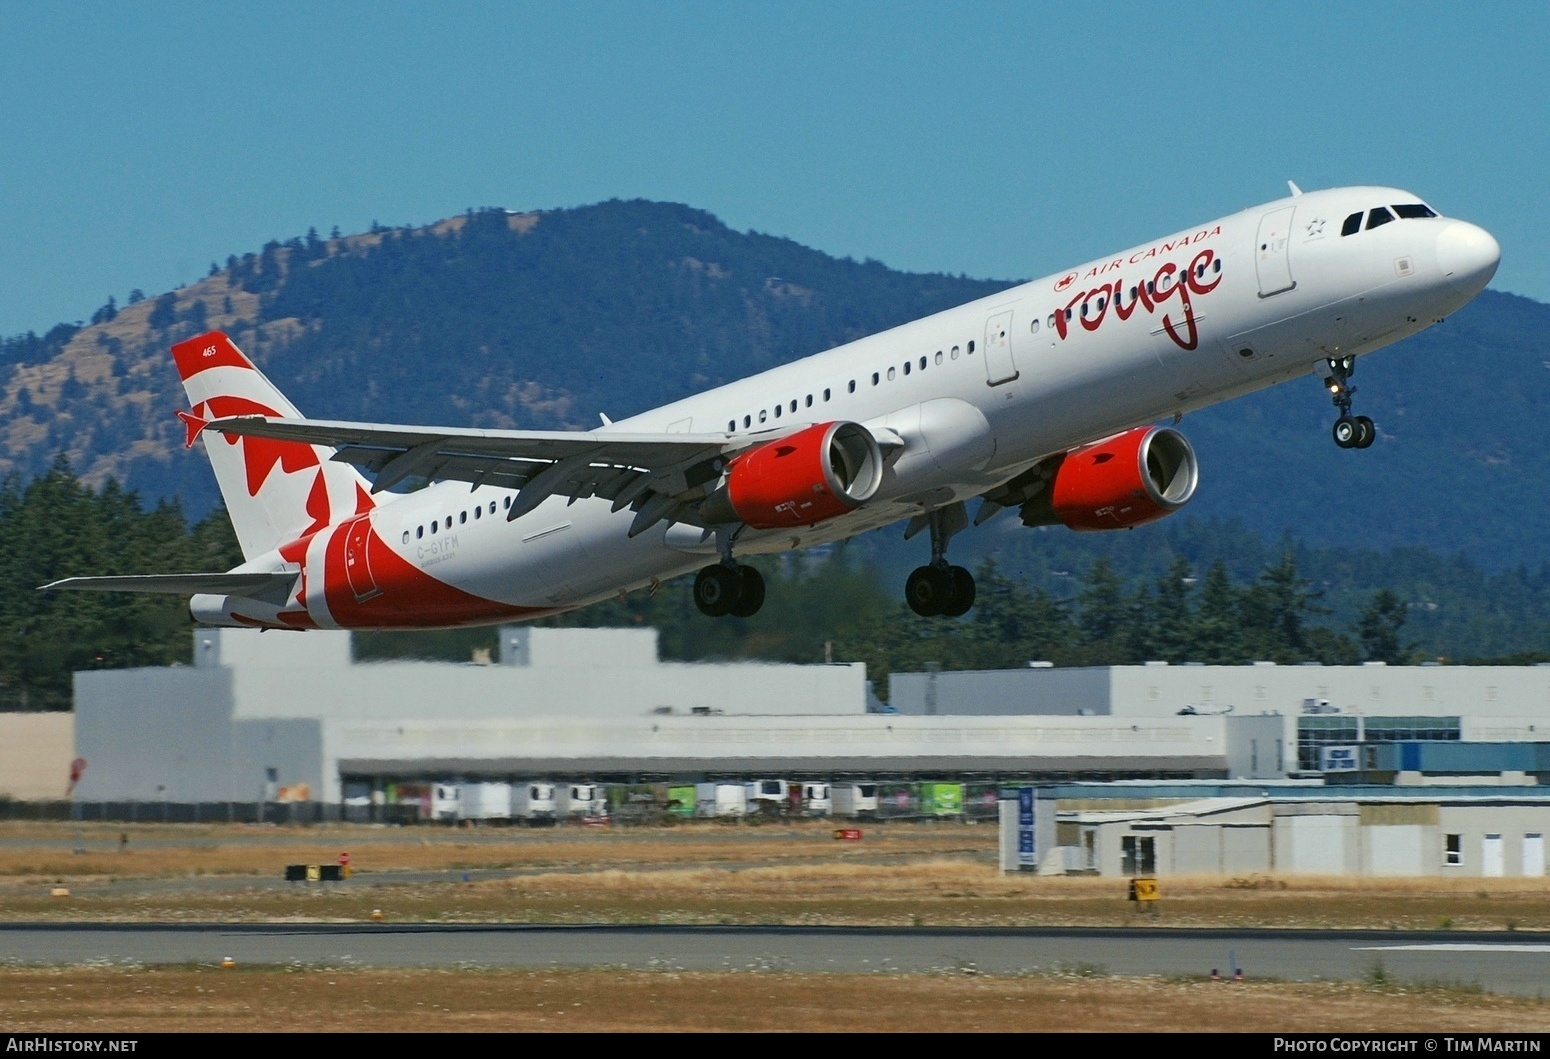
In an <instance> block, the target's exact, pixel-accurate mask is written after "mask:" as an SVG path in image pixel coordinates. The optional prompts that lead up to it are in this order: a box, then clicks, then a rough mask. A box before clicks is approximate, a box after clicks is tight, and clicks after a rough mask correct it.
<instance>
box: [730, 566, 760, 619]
mask: <svg viewBox="0 0 1550 1059" xmlns="http://www.w3.org/2000/svg"><path fill="white" fill-rule="evenodd" d="M737 576H738V581H739V584H738V594H737V602H736V603H733V604H732V607H731V609H730V610H729V611H727V613H728V614H731V615H732V617H734V618H751V617H753V616H754V615H755V614H757V613H759V608H760V607H762V606H764V575H763V574H761V573H759V571H757V570H755V569H754V568H753V567H751V566H739V567H738V568H737Z"/></svg>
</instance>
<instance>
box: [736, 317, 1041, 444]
mask: <svg viewBox="0 0 1550 1059" xmlns="http://www.w3.org/2000/svg"><path fill="white" fill-rule="evenodd" d="M1051 319H1054V318H1053V317H1051ZM961 348H967V350H968V352H969V353H971V354H972V353H973V352H974V342H973V340H972V339H971V340H970V341H969V343H968V345H967V347H959V346H953V347H952V353H951V354H950V356H951V359H953V360H957V359H958V355H959V350H960V349H961ZM942 359H943V358H942V351H941V350H940V349H939V350H937V351H936V356H935V357H927V356H924V355H922V356H921V357H920V358H919V359H916V360H907V361H905V362H904V365H903V370H904V374H906V375H909V374H911V373H913V372H916V371H925V370H926V365H927V364H930V363H932V362H933V361H935V363H937V364H940V363H942ZM899 370H900V369H899V368H897V367H892V368H889V369H888V381H889V382H892V381H893V380H894V379H896V378H898V372H899ZM882 381H883V374H882V373H881V372H876V371H874V372H873V373H872V385H873V386H877V385H880V384H881V383H882ZM845 392H846V393H855V392H856V380H855V379H851V380H850V381H849V382H848V383H846V384H845ZM831 395H832V392H831V391H830V390H829V389H827V388H825V389H824V391H823V400H824V401H825V402H827V401H828V400H829V399H830V397H831ZM801 405H802V406H803V407H806V408H811V407H813V395H812V394H808V395H807V397H806V398H805V399H804V400H803V401H802V402H801ZM797 407H798V402H797V399H796V398H794V397H793V398H792V399H791V401H790V402H789V404H778V405H776V406H775V407H774V408H773V409H769V408H761V409H759V411H758V413H757V416H758V422H760V423H766V422H769V421H770V420H771V418H774V419H779V418H780V417H781V415H782V414H783V413H786V412H788V411H789V412H790V414H792V415H795V414H796V410H797ZM754 416H755V413H751V412H750V413H749V414H747V415H745V416H743V429H744V430H748V429H750V428H751V427H752V426H753V425H754ZM737 429H738V427H737V420H736V419H728V420H727V433H728V434H734V433H736V432H737Z"/></svg>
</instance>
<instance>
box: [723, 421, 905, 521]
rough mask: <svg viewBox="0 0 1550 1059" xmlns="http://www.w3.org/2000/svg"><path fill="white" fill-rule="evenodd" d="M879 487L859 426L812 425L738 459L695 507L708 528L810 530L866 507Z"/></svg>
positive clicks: (879, 463)
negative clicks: (731, 524)
mask: <svg viewBox="0 0 1550 1059" xmlns="http://www.w3.org/2000/svg"><path fill="white" fill-rule="evenodd" d="M882 481H883V456H882V452H881V451H880V450H879V449H878V447H877V439H876V438H874V437H873V436H872V432H871V431H869V430H867V428H866V427H864V426H862V425H861V424H860V423H815V424H813V425H812V426H810V427H804V428H803V429H801V430H799V431H797V432H796V433H795V434H788V435H787V436H786V437H783V438H781V439H780V440H779V441H771V442H767V443H765V444H763V445H760V446H759V447H758V448H755V449H750V450H749V451H747V452H745V453H743V454H742V455H741V456H738V457H737V458H736V459H735V460H733V461H732V464H731V466H730V467H728V468H727V476H726V480H725V481H723V482H722V483H721V485H719V486H718V487H717V488H716V490H715V492H713V493H711V495H710V496H708V497H707V498H706V499H705V501H704V502H703V503H702V504H701V505H700V515H701V517H702V518H703V519H704V520H705V521H706V522H707V523H710V524H716V523H727V522H745V523H747V524H748V525H750V526H752V527H753V528H754V529H787V528H790V527H795V526H811V525H813V524H814V523H817V522H823V521H825V520H826V519H831V518H834V517H835V516H837V515H843V514H845V513H846V512H847V511H853V510H855V509H856V508H857V507H860V506H861V505H862V504H864V503H866V502H867V501H868V500H870V499H871V498H872V496H873V494H875V493H876V492H877V487H878V486H879V485H881V484H882Z"/></svg>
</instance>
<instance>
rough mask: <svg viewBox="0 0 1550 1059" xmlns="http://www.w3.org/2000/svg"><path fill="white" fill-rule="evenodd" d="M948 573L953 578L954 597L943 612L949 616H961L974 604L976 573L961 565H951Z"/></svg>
mask: <svg viewBox="0 0 1550 1059" xmlns="http://www.w3.org/2000/svg"><path fill="white" fill-rule="evenodd" d="M947 573H948V575H949V577H950V578H951V580H952V586H953V591H952V598H951V599H950V600H949V601H948V603H947V606H945V607H943V608H942V613H943V615H945V616H946V617H949V618H961V617H963V616H964V615H965V614H967V613H969V608H970V607H972V606H974V594H975V589H974V575H973V574H971V573H969V571H967V570H965V569H964V568H963V567H961V566H949V567H948V568H947Z"/></svg>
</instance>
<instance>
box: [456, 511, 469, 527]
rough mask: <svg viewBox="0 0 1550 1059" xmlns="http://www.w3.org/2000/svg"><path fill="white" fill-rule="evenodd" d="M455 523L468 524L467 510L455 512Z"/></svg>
mask: <svg viewBox="0 0 1550 1059" xmlns="http://www.w3.org/2000/svg"><path fill="white" fill-rule="evenodd" d="M457 524H458V525H459V526H466V525H468V512H466V511H459V512H458V513H457Z"/></svg>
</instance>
